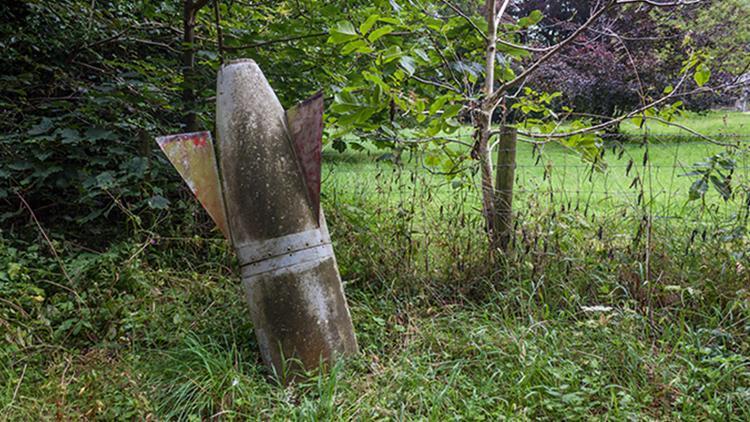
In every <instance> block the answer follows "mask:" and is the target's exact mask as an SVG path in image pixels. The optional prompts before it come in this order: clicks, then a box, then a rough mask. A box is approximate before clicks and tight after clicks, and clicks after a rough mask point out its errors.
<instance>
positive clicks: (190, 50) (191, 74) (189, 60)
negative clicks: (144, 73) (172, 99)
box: [182, 0, 205, 132]
mask: <svg viewBox="0 0 750 422" xmlns="http://www.w3.org/2000/svg"><path fill="white" fill-rule="evenodd" d="M204 4H205V2H195V1H193V0H185V3H184V8H183V12H182V27H183V37H182V43H183V47H182V48H183V52H182V79H183V82H182V105H183V110H184V119H185V120H184V122H185V131H186V132H197V131H198V118H197V116H196V114H195V108H196V104H195V88H194V84H195V48H194V47H193V43H194V42H195V15H196V13H197V12H198V10H199V9H200V8H201V7H203V5H204Z"/></svg>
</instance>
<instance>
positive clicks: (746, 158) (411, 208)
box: [324, 134, 750, 266]
mask: <svg viewBox="0 0 750 422" xmlns="http://www.w3.org/2000/svg"><path fill="white" fill-rule="evenodd" d="M712 138H713V139H721V143H722V144H728V145H731V146H726V145H717V144H716V143H712V142H709V141H706V140H703V139H700V138H697V137H694V136H693V137H686V136H675V135H654V134H649V135H647V136H642V135H637V136H623V135H616V136H605V137H604V145H603V147H602V148H601V149H600V154H599V156H597V158H595V159H594V160H590V159H589V160H583V159H582V158H581V155H580V154H579V153H578V152H576V151H574V150H572V149H570V148H566V147H564V146H562V145H560V144H557V143H549V144H545V145H544V146H542V147H540V146H538V145H532V144H527V143H524V142H518V144H517V147H516V162H515V181H514V186H513V195H514V199H513V215H514V230H513V240H512V243H513V245H514V247H515V248H516V249H518V250H523V249H524V248H526V249H528V248H529V244H533V245H534V247H536V246H537V245H541V244H544V245H545V246H544V248H547V246H546V244H548V243H549V242H550V236H551V237H555V238H557V239H562V238H566V241H567V242H569V243H570V242H573V243H572V244H575V242H576V239H579V240H580V239H588V238H595V239H598V240H600V241H602V242H605V243H610V244H618V245H633V244H636V243H639V242H644V241H645V240H644V239H646V238H648V239H649V242H655V241H659V242H665V243H670V244H671V245H672V247H677V248H680V249H686V250H687V249H688V248H689V247H690V246H691V245H693V244H695V243H696V242H706V241H715V240H718V241H726V242H732V241H735V240H737V239H742V238H744V237H745V235H746V231H747V226H748V216H749V214H750V154H748V152H750V135H720V136H713V137H712ZM494 152H495V153H497V152H498V151H494ZM424 159H425V157H424V155H422V154H420V153H415V154H412V155H411V156H409V157H407V158H406V159H404V162H403V163H402V164H401V165H396V166H394V165H392V164H390V163H382V162H377V163H375V164H370V165H368V166H366V168H364V169H363V168H362V166H361V163H352V164H346V163H337V164H334V165H332V166H329V168H327V174H326V176H325V179H326V180H324V193H325V194H326V195H327V196H328V203H329V205H330V206H332V207H333V208H338V207H342V208H347V207H348V208H352V207H354V208H357V207H359V208H361V210H360V211H361V213H362V214H363V215H371V216H372V217H373V218H375V219H377V217H378V216H381V215H387V216H388V217H387V218H388V219H389V221H391V222H392V223H393V224H394V225H396V223H395V221H396V220H398V221H399V223H398V226H399V227H400V230H401V231H402V234H401V235H397V234H394V236H402V237H403V238H402V240H403V241H405V242H408V243H409V244H410V245H411V246H410V248H412V249H421V250H429V249H430V248H434V247H435V245H436V244H439V243H440V242H441V241H445V242H455V243H456V244H459V245H464V246H463V247H462V248H457V249H452V248H453V247H452V246H451V247H447V248H444V249H447V251H446V250H444V251H443V255H445V256H443V258H445V257H448V258H449V259H451V258H455V257H456V256H465V255H466V254H475V253H481V252H480V251H479V249H481V247H482V246H481V244H482V242H483V241H484V239H485V237H484V236H483V235H484V230H485V229H484V221H483V216H482V207H481V184H480V182H479V176H478V169H476V168H473V169H470V170H469V172H468V173H469V176H466V177H462V176H454V177H452V178H451V177H446V176H444V175H439V174H437V175H436V174H433V173H430V172H425V171H424V168H425V165H424ZM467 162H471V161H470V160H467ZM474 163H475V162H474ZM495 164H496V163H495ZM362 218H366V217H362ZM470 245H473V246H470ZM485 245H486V244H485ZM524 245H525V246H524ZM540 247H541V246H540ZM451 251H452V252H451ZM402 252H403V253H406V252H405V251H402ZM544 253H550V252H549V250H548V249H547V250H545V251H544ZM426 254H427V255H429V257H428V258H424V259H426V260H429V259H431V258H432V257H434V256H433V255H432V253H431V252H427V253H426ZM558 255H559V256H561V257H562V256H563V255H564V251H558ZM435 258H437V259H440V258H439V257H435ZM425 265H426V266H429V263H427V264H425Z"/></svg>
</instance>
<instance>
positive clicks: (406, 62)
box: [398, 56, 416, 76]
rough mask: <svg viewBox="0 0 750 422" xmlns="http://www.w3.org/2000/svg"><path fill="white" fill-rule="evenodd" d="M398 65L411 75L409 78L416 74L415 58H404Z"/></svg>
mask: <svg viewBox="0 0 750 422" xmlns="http://www.w3.org/2000/svg"><path fill="white" fill-rule="evenodd" d="M398 64H400V65H401V67H402V68H404V70H405V71H406V72H407V73H408V74H409V76H411V75H413V74H414V71H415V70H416V62H415V61H414V58H413V57H411V56H402V57H401V58H400V59H399V60H398Z"/></svg>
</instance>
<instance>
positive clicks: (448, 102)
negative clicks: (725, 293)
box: [328, 0, 725, 242]
mask: <svg viewBox="0 0 750 422" xmlns="http://www.w3.org/2000/svg"><path fill="white" fill-rule="evenodd" d="M699 2H700V0H698V1H692V0H691V1H668V2H666V1H663V2H657V1H650V0H649V1H639V0H607V1H598V2H590V3H591V4H590V6H589V7H590V11H589V14H588V18H587V19H585V20H583V21H582V23H580V24H577V26H576V27H575V28H573V29H570V30H569V32H568V34H567V36H565V37H564V38H563V39H561V40H560V41H557V42H555V43H554V44H550V43H548V42H545V38H544V37H543V36H542V34H543V31H541V30H540V27H539V25H540V22H541V21H542V19H543V18H544V15H543V13H542V12H541V11H539V10H533V11H531V12H530V13H528V14H527V15H525V16H517V15H514V12H515V13H516V14H517V12H518V10H520V9H518V8H517V7H516V4H515V3H517V2H513V1H510V0H499V1H496V0H488V1H486V2H483V4H479V2H473V1H455V2H450V1H448V0H443V1H439V2H427V1H416V0H415V1H409V2H396V1H379V2H375V3H374V5H373V6H371V7H369V8H362V9H360V10H359V11H358V12H356V13H350V17H349V19H347V20H342V21H340V22H338V23H336V24H335V25H333V26H332V27H331V28H330V30H329V38H328V43H329V44H333V45H335V46H336V47H338V48H339V49H340V50H339V52H340V54H341V55H342V56H344V57H345V58H346V60H345V62H346V63H347V65H346V66H345V67H341V66H339V67H338V68H337V72H336V73H335V75H334V74H333V72H331V74H332V75H333V76H332V78H333V79H334V80H335V85H334V92H335V96H334V101H333V105H332V106H331V107H330V109H329V115H328V126H329V127H331V128H333V129H332V130H331V133H330V135H331V139H333V147H334V148H336V149H339V150H343V149H344V148H346V147H347V145H348V146H350V147H353V148H360V149H361V148H363V146H362V145H361V144H360V143H359V140H355V138H352V136H351V135H358V136H359V139H367V140H368V141H371V142H372V143H374V145H375V146H377V147H381V148H395V149H396V150H399V151H400V150H402V149H404V148H413V149H419V150H421V151H422V152H423V154H424V155H423V156H424V157H425V159H424V162H423V165H425V167H427V168H428V169H429V170H431V171H433V172H436V173H441V174H444V175H446V177H449V178H454V179H459V180H465V181H469V180H471V178H470V174H471V173H473V172H476V171H477V170H478V171H479V173H480V174H481V187H482V189H481V190H482V204H483V214H484V216H485V221H486V230H487V233H488V234H489V237H490V242H493V241H494V236H495V232H496V230H495V228H494V227H493V218H492V216H493V214H494V206H495V205H494V204H495V192H494V187H493V169H492V160H491V153H492V145H493V143H494V140H495V138H496V137H497V136H498V135H499V134H500V132H501V126H503V125H510V126H515V127H516V129H517V130H518V134H519V136H520V138H519V139H520V140H522V141H523V140H525V141H527V142H533V143H536V144H544V143H547V142H558V143H561V144H563V145H565V146H566V147H569V148H571V149H573V150H576V151H578V152H580V154H581V157H582V159H584V160H588V161H595V160H597V159H598V158H597V157H599V155H600V154H599V150H600V148H601V147H602V146H603V141H602V138H601V137H600V136H599V135H600V134H601V133H603V132H604V131H605V130H607V129H608V128H610V127H613V126H616V125H618V124H619V123H620V122H622V121H625V120H627V119H636V120H638V122H636V123H637V124H640V123H642V122H643V121H644V120H647V119H655V120H658V121H660V122H665V123H670V122H671V121H672V117H673V116H674V115H675V114H676V113H678V112H679V110H680V108H681V105H682V103H681V102H680V101H679V98H681V97H685V96H688V95H692V94H697V93H700V92H704V91H706V92H707V91H712V90H716V89H721V88H725V87H724V86H722V87H709V86H708V85H707V82H708V80H709V77H710V75H711V70H710V66H709V60H708V59H709V58H708V57H706V56H703V55H700V54H698V53H697V52H694V53H693V54H690V55H689V56H688V57H686V58H685V59H684V63H683V64H684V65H683V66H682V69H680V71H679V72H678V73H677V74H675V75H673V77H672V82H671V84H670V85H669V86H667V87H666V89H663V90H662V89H660V90H659V91H658V93H659V95H653V94H649V92H654V90H653V89H652V88H651V87H650V88H651V89H648V90H646V89H644V87H643V86H641V87H639V90H638V92H637V95H639V101H638V103H637V104H638V105H637V106H636V107H634V108H632V109H631V110H624V111H620V112H618V113H617V115H615V116H607V117H606V118H605V119H601V118H593V117H592V116H589V115H581V114H576V113H575V111H574V110H573V109H571V108H569V107H567V106H565V105H564V104H560V99H559V97H560V93H557V92H538V91H536V90H534V89H531V88H530V87H529V86H527V82H528V80H529V78H530V77H531V76H532V75H533V74H534V72H535V71H536V70H537V69H539V68H540V67H541V66H542V65H543V64H545V63H546V62H548V61H550V60H551V59H553V58H555V57H556V56H557V55H559V54H561V52H563V51H565V49H566V48H567V47H569V46H572V45H580V44H585V43H587V42H589V37H588V35H590V34H589V32H590V31H597V32H602V31H609V32H611V33H612V36H613V37H617V35H618V34H616V33H614V32H612V31H613V30H612V28H614V26H613V25H611V22H615V21H619V20H621V19H628V16H629V13H635V12H638V13H640V14H643V12H644V11H643V9H644V8H647V9H653V10H657V9H660V8H675V7H680V6H683V5H685V4H696V3H699ZM647 12H648V11H647ZM654 13H655V12H654ZM605 18H606V19H605ZM623 56H624V57H623V58H622V59H623V60H626V61H627V55H623ZM633 79H634V80H636V81H637V80H638V69H637V67H635V66H634V68H633ZM467 127H468V128H470V130H468V129H467ZM344 135H349V136H348V137H347V136H344ZM344 140H350V141H349V142H345V141H344Z"/></svg>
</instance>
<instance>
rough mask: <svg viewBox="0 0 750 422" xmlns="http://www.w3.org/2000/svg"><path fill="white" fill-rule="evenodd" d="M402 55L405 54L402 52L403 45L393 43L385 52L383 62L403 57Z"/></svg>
mask: <svg viewBox="0 0 750 422" xmlns="http://www.w3.org/2000/svg"><path fill="white" fill-rule="evenodd" d="M402 55H403V52H401V47H399V46H397V45H392V46H390V47H388V48H387V49H386V50H385V51H384V52H383V58H382V62H383V64H385V63H390V62H392V61H394V60H396V59H397V58H399V57H401V56H402Z"/></svg>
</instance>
